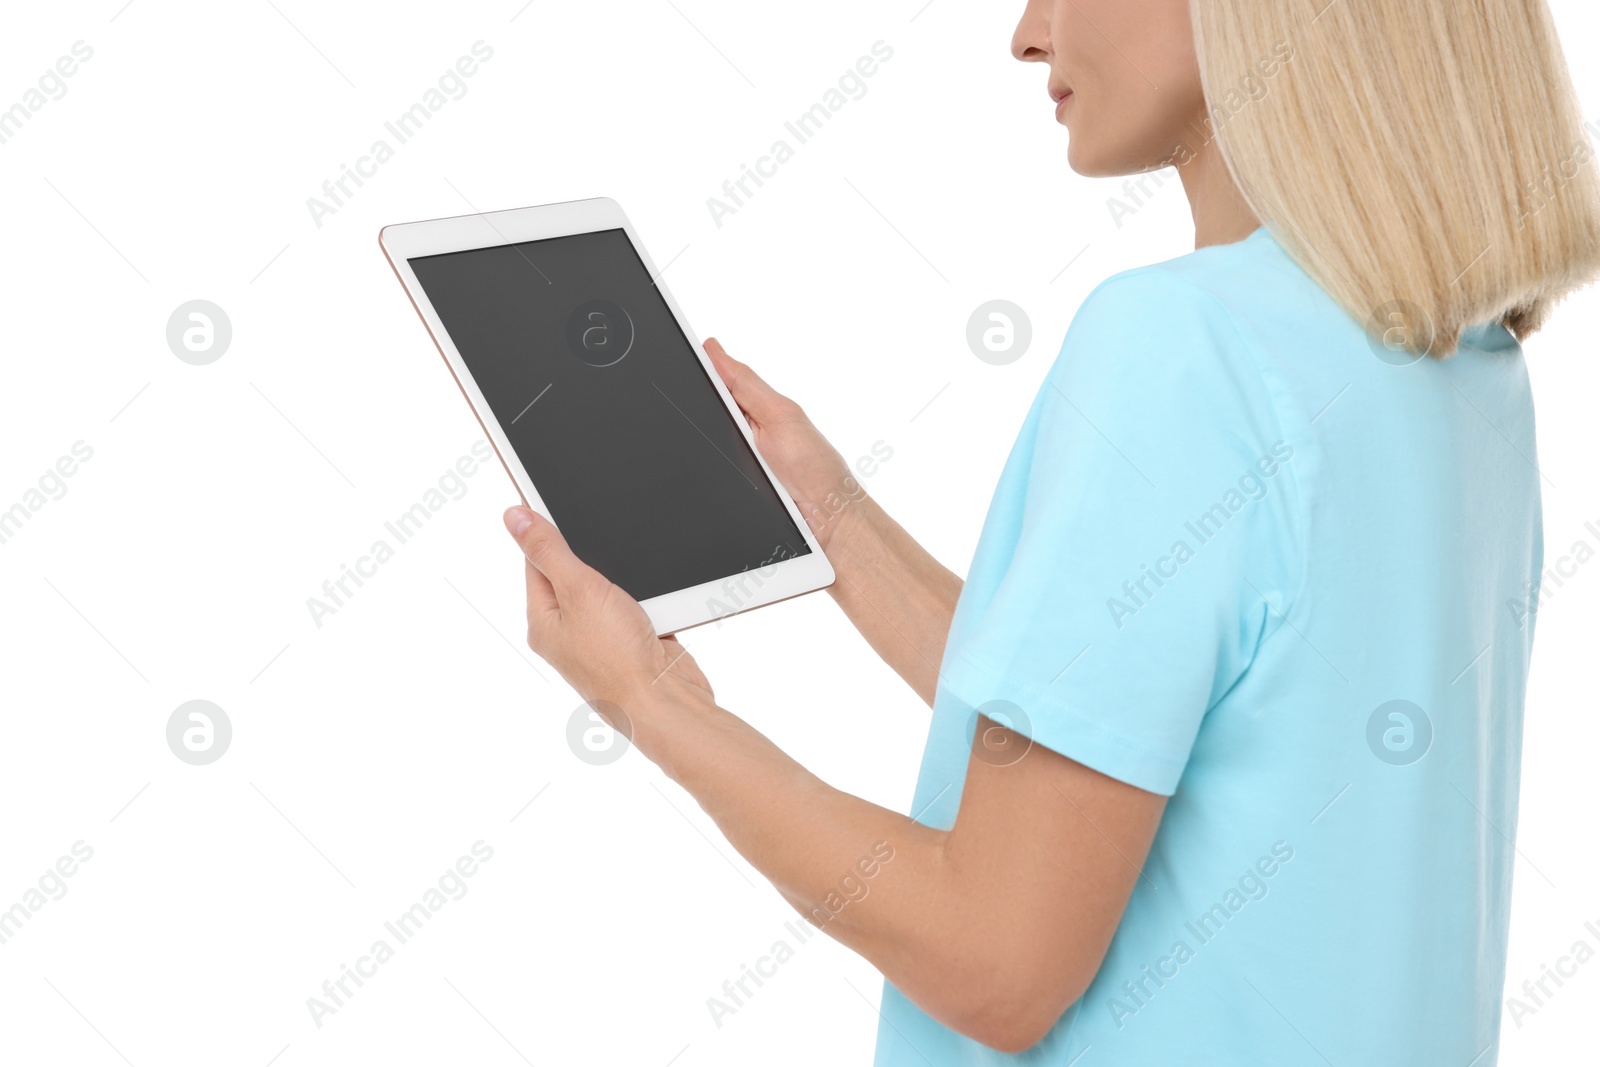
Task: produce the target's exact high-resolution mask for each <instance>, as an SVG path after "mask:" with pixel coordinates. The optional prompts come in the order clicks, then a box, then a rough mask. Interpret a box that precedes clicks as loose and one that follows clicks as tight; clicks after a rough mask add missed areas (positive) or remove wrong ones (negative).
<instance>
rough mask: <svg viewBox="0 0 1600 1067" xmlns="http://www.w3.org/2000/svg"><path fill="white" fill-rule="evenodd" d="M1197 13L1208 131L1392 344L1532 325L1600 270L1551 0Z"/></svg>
mask: <svg viewBox="0 0 1600 1067" xmlns="http://www.w3.org/2000/svg"><path fill="white" fill-rule="evenodd" d="M1190 13H1191V16H1192V19H1193V23H1194V35H1195V46H1196V52H1197V55H1198V58H1199V63H1200V77H1201V83H1202V85H1203V87H1204V89H1205V96H1206V106H1207V108H1208V111H1209V113H1210V119H1209V122H1208V126H1209V127H1211V128H1210V129H1208V130H1207V131H1206V136H1207V139H1208V140H1209V139H1211V138H1215V139H1216V140H1217V142H1218V147H1219V149H1220V151H1221V155H1222V157H1223V159H1224V160H1225V161H1226V162H1227V165H1228V169H1229V171H1230V173H1231V174H1232V175H1233V178H1234V181H1235V182H1236V183H1237V185H1238V187H1239V190H1240V192H1241V193H1242V195H1243V196H1244V198H1245V202H1246V203H1247V204H1248V205H1249V206H1250V208H1251V209H1252V210H1253V211H1254V212H1255V215H1256V217H1257V218H1258V219H1260V220H1261V221H1262V223H1263V224H1265V225H1266V226H1267V227H1268V228H1269V229H1270V230H1271V231H1272V232H1273V234H1274V236H1276V237H1277V238H1278V240H1279V242H1280V243H1281V244H1282V245H1283V246H1284V248H1285V249H1286V250H1287V251H1288V252H1289V254H1290V255H1291V256H1293V257H1294V259H1295V260H1296V261H1297V262H1298V263H1299V264H1300V265H1301V267H1302V268H1304V269H1305V271H1306V272H1307V273H1308V274H1310V275H1311V276H1312V277H1313V278H1315V279H1316V280H1317V281H1318V282H1319V283H1320V284H1321V285H1322V286H1323V288H1324V289H1326V290H1327V291H1328V292H1329V293H1330V294H1331V295H1332V296H1333V298H1334V299H1335V300H1337V301H1338V302H1339V303H1340V304H1341V305H1343V306H1344V307H1345V308H1346V309H1347V310H1348V311H1349V312H1350V314H1351V315H1352V316H1354V317H1355V319H1356V321H1358V322H1363V323H1365V324H1366V325H1367V328H1368V330H1369V331H1371V332H1373V333H1374V334H1378V335H1381V336H1382V337H1383V340H1384V343H1385V344H1387V345H1389V346H1390V347H1393V348H1399V347H1404V348H1405V349H1407V350H1409V351H1411V352H1412V353H1416V354H1421V353H1427V354H1429V355H1432V356H1437V357H1443V356H1447V355H1449V354H1451V353H1453V352H1454V351H1455V350H1456V347H1457V345H1458V343H1459V341H1460V337H1461V333H1462V331H1463V330H1464V329H1466V328H1467V327H1469V326H1473V325H1477V324H1480V323H1487V322H1500V323H1502V324H1504V325H1505V327H1506V328H1507V329H1508V330H1510V331H1511V332H1512V333H1513V334H1515V335H1516V337H1517V338H1518V339H1519V340H1521V339H1525V338H1526V337H1528V336H1529V335H1530V334H1532V333H1533V332H1534V331H1535V330H1537V329H1538V328H1539V327H1540V326H1541V325H1542V324H1543V323H1544V321H1545V317H1546V316H1547V315H1548V314H1549V311H1550V308H1551V307H1552V305H1554V304H1555V303H1556V301H1558V300H1560V299H1561V298H1562V297H1564V296H1566V295H1567V294H1568V293H1570V292H1572V291H1573V290H1575V289H1578V288H1579V287H1581V286H1583V285H1585V284H1586V283H1588V282H1589V281H1590V280H1592V279H1593V278H1594V277H1595V276H1596V275H1597V274H1600V168H1597V164H1596V162H1595V155H1596V153H1595V149H1594V147H1593V146H1591V144H1590V142H1589V139H1588V138H1587V136H1586V131H1585V129H1584V126H1583V123H1582V119H1581V117H1580V114H1581V113H1580V111H1579V107H1578V104H1577V99H1576V94H1575V93H1574V92H1573V88H1572V82H1571V78H1570V76H1569V75H1568V72H1567V65H1566V60H1565V59H1564V57H1563V56H1562V52H1561V46H1560V44H1559V42H1558V41H1557V39H1556V33H1555V27H1554V24H1553V22H1552V20H1551V17H1550V11H1549V9H1548V7H1547V6H1546V4H1545V0H1465V2H1461V3H1436V2H1430V0H1191V4H1190ZM1595 132H1596V133H1597V134H1600V130H1596V131H1595Z"/></svg>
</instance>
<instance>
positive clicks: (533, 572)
mask: <svg viewBox="0 0 1600 1067" xmlns="http://www.w3.org/2000/svg"><path fill="white" fill-rule="evenodd" d="M522 570H523V572H524V577H525V578H526V579H527V585H528V624H529V625H530V626H531V625H533V624H534V623H535V622H537V621H538V620H539V619H541V618H543V617H544V616H546V615H549V614H551V613H553V612H559V611H560V610H561V605H560V604H559V603H558V602H557V600H556V590H555V587H554V586H552V585H551V584H550V579H548V578H546V577H545V576H544V575H542V574H540V573H539V568H537V567H535V566H534V565H533V564H532V563H530V562H529V561H527V560H523V566H522Z"/></svg>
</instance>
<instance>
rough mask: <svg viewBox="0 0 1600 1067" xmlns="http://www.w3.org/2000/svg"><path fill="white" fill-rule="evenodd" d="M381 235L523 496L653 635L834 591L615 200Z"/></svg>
mask: <svg viewBox="0 0 1600 1067" xmlns="http://www.w3.org/2000/svg"><path fill="white" fill-rule="evenodd" d="M378 240H379V244H380V245H381V246H382V248H383V251H384V254H385V255H386V256H387V257H388V259H389V263H390V265H392V266H393V267H394V271H395V273H396V274H397V275H398V276H399V278H400V282H401V284H402V285H404V286H405V289H406V292H407V294H409V295H410V297H411V302H412V304H413V305H414V306H415V307H416V309H417V313H418V314H419V315H421V316H422V321H423V323H424V325H426V326H427V328H428V332H429V333H430V334H431V335H432V336H433V341H434V344H435V345H436V346H437V347H438V349H439V352H440V354H441V355H443V356H444V360H445V363H446V364H447V365H448V366H449V368H450V371H451V373H452V374H454V376H455V379H456V383H457V384H458V385H459V386H460V387H461V391H462V393H463V394H465V396H466V398H467V402H468V403H469V404H471V405H472V409H473V411H474V412H475V413H476V414H477V417H478V421H479V422H480V423H481V424H482V426H483V429H484V432H485V433H486V434H487V435H488V437H489V440H490V442H491V443H492V444H493V445H494V448H495V451H496V452H497V453H498V454H499V456H500V461H501V462H502V463H503V464H504V465H505V468H506V472H507V473H508V474H509V475H510V476H511V480H512V481H513V482H514V483H515V484H516V486H517V489H518V491H519V492H520V493H521V494H522V498H523V502H524V503H526V504H527V505H528V506H529V507H531V508H533V509H534V510H536V511H538V512H539V513H540V514H541V515H544V516H545V517H546V518H548V519H549V520H550V521H551V522H553V523H554V524H555V525H556V527H557V528H558V529H560V531H561V533H562V535H563V536H565V537H566V539H567V543H568V544H569V545H570V546H571V547H572V550H573V552H574V553H576V554H577V556H578V557H579V558H580V559H582V560H583V561H584V562H586V563H588V564H589V565H590V566H592V567H594V568H595V569H596V570H597V571H599V572H600V573H601V574H603V575H605V576H606V577H607V578H609V579H610V580H611V581H613V582H615V583H616V584H617V585H618V586H620V587H621V588H622V589H624V590H626V591H627V593H628V594H629V595H630V596H632V597H633V598H634V599H636V600H638V601H639V602H640V603H641V604H642V605H643V606H644V609H645V611H646V613H648V614H649V616H650V620H651V622H653V623H654V624H655V627H656V632H657V633H658V634H668V633H672V632H674V631H677V630H682V629H686V628H687V627H690V626H697V625H700V624H702V623H706V622H712V621H715V620H720V619H721V618H723V617H725V616H727V615H732V614H735V613H737V612H741V611H746V610H748V609H750V608H754V607H760V606H761V605H763V604H770V603H773V602H774V601H778V600H784V599H787V598H788V597H792V596H797V595H799V594H801V593H806V592H810V591H812V590H814V589H821V588H823V587H825V586H828V585H831V584H832V582H833V568H832V567H831V566H830V565H829V564H828V560H827V558H826V557H825V556H824V555H823V554H822V549H821V547H820V546H819V545H818V544H817V542H816V539H815V538H814V537H813V535H812V533H811V530H810V529H809V528H808V527H807V526H806V523H805V521H804V520H803V519H802V518H801V515H800V512H799V509H797V508H796V507H795V504H794V501H793V500H792V499H790V497H789V494H788V493H787V492H785V491H784V489H783V487H782V486H781V485H779V484H778V482H777V479H775V478H774V477H773V476H772V472H771V471H770V470H769V469H768V468H767V465H766V462H765V461H764V460H763V459H762V458H761V456H760V454H759V453H757V451H756V449H755V445H754V443H753V440H752V438H751V435H750V427H749V425H748V424H747V423H746V422H745V420H744V416H743V415H742V414H741V413H740V411H739V408H738V406H737V405H736V404H735V403H734V401H733V398H732V397H731V396H729V394H728V391H727V388H726V387H725V386H724V385H723V384H722V381H721V379H719V378H718V377H717V375H716V372H715V371H714V370H713V369H712V366H711V364H710V362H709V360H708V358H707V356H706V355H705V352H704V351H703V349H702V348H701V345H700V341H699V338H697V337H696V336H695V335H694V333H693V331H691V330H690V329H689V324H688V322H687V321H686V320H685V319H684V317H683V313H682V311H680V310H679V308H678V305H677V303H676V302H675V301H674V300H673V299H672V295H671V294H670V293H668V292H667V288H666V286H665V285H663V284H662V283H661V279H660V275H659V272H658V271H657V270H656V269H655V267H654V265H653V264H652V263H651V260H650V258H649V256H648V254H647V253H646V252H645V250H644V246H643V245H642V244H641V243H640V242H639V239H638V236H637V235H636V234H635V233H634V230H633V227H632V225H630V224H629V222H628V219H627V217H626V216H625V215H624V214H623V212H622V208H621V207H619V206H618V205H617V203H616V202H615V201H613V200H609V199H605V198H600V199H595V200H578V201H573V202H570V203H565V204H549V205H545V206H542V207H527V208H517V209H514V210H510V211H492V212H488V213H485V214H479V215H462V216H458V217H456V218H447V219H434V220H431V221H427V222H411V223H404V224H401V225H396V226H386V227H384V228H383V229H382V230H381V231H380V232H379V235H378Z"/></svg>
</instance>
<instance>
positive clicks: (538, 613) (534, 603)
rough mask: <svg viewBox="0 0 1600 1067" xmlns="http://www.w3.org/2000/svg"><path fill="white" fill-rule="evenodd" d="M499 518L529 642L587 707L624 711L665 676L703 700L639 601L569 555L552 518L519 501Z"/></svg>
mask: <svg viewBox="0 0 1600 1067" xmlns="http://www.w3.org/2000/svg"><path fill="white" fill-rule="evenodd" d="M505 523H506V529H507V530H509V531H510V533H511V536H512V537H514V538H516V541H517V544H518V546H519V547H521V549H522V554H523V556H524V557H525V558H526V560H527V565H526V571H527V581H528V647H529V648H531V649H532V650H533V651H534V652H535V653H536V654H537V655H538V656H539V658H541V659H543V660H544V661H545V662H546V663H548V664H550V666H552V667H554V668H555V669H556V670H557V671H559V672H560V673H561V677H563V678H565V679H566V680H567V684H569V685H571V686H572V687H573V688H574V689H576V690H577V691H578V695H579V696H581V697H583V699H584V700H585V701H587V702H588V703H589V705H590V706H591V707H594V708H595V710H597V711H599V712H601V714H602V715H604V714H606V712H607V710H608V709H606V708H604V707H600V706H598V705H597V702H601V703H610V704H611V705H612V706H614V707H620V708H622V709H624V711H625V712H626V713H627V714H629V715H630V716H631V715H633V714H634V713H635V709H636V708H638V707H639V705H640V704H641V703H643V702H644V700H645V699H646V697H647V695H648V694H649V692H650V691H651V689H652V687H655V686H657V684H658V683H663V682H665V681H666V679H667V678H671V679H672V680H673V681H675V682H687V683H688V684H689V685H691V686H692V687H694V688H695V689H698V690H701V691H702V692H703V693H704V694H705V696H706V698H707V699H710V697H711V683H710V682H709V681H707V680H706V676H705V674H704V673H703V672H702V671H701V670H700V667H699V665H697V664H696V663H695V661H694V659H693V657H691V656H690V655H689V653H688V652H687V651H686V650H685V649H684V647H683V646H682V645H680V644H679V643H678V639H677V638H676V637H657V636H656V630H655V626H654V625H652V624H651V622H650V617H649V616H648V615H646V614H645V611H644V609H643V608H642V607H640V606H639V602H638V601H637V600H634V599H633V598H632V597H630V596H629V595H628V594H627V593H625V592H623V590H622V589H620V588H618V587H617V586H616V585H614V584H612V583H611V582H610V581H608V580H607V579H606V578H605V576H604V575H602V574H601V573H600V572H599V571H597V570H595V569H594V568H593V567H590V566H589V565H588V564H587V563H584V562H583V561H582V560H580V559H579V558H578V557H577V556H576V555H574V554H573V552H572V549H571V548H569V547H567V541H566V538H564V537H562V536H561V532H560V531H559V530H557V529H556V528H555V526H554V524H552V523H551V522H550V521H549V520H548V519H546V518H544V517H543V516H541V515H538V514H536V513H535V512H533V511H530V510H529V509H528V508H525V507H522V506H518V507H514V508H510V509H509V510H507V511H506V514H505ZM612 725H614V726H619V724H616V723H613V724H612ZM619 728H621V727H620V726H619Z"/></svg>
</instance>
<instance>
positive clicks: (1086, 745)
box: [940, 268, 1301, 795]
mask: <svg viewBox="0 0 1600 1067" xmlns="http://www.w3.org/2000/svg"><path fill="white" fill-rule="evenodd" d="M1294 456H1295V449H1294V445H1293V442H1292V441H1290V440H1289V439H1287V435H1286V433H1285V431H1284V429H1283V427H1282V424H1281V420H1280V419H1279V416H1278V405H1277V404H1276V403H1275V402H1274V397H1273V393H1272V390H1271V388H1270V387H1269V384H1268V382H1267V381H1266V379H1265V378H1264V376H1263V371H1262V367H1261V366H1260V364H1259V362H1258V361H1257V360H1256V359H1255V358H1254V354H1253V353H1252V352H1251V351H1250V350H1249V348H1248V346H1247V345H1246V343H1245V341H1244V340H1243V338H1242V337H1241V335H1240V332H1239V330H1238V329H1237V327H1236V326H1235V325H1234V323H1233V320H1232V318H1231V316H1230V315H1229V313H1228V311H1227V309H1226V308H1225V307H1224V306H1223V304H1222V303H1221V302H1220V301H1219V300H1218V299H1217V298H1216V297H1215V296H1214V295H1212V294H1211V293H1209V292H1207V291H1206V290H1204V289H1203V288H1201V287H1200V286H1199V285H1198V284H1196V283H1195V282H1193V281H1190V280H1189V279H1187V278H1185V277H1182V276H1179V275H1176V274H1172V273H1169V272H1167V271H1164V270H1162V269H1160V268H1146V269H1143V270H1140V271H1135V272H1130V273H1128V274H1123V275H1118V276H1117V277H1115V278H1112V279H1111V280H1109V281H1107V282H1106V283H1104V284H1103V285H1102V286H1100V288H1098V289H1097V290H1095V291H1094V292H1093V293H1092V294H1090V296H1089V298H1088V299H1087V300H1086V301H1085V302H1084V304H1083V306H1082V307H1081V308H1080V309H1079V312H1078V314H1077V316H1076V317H1075V318H1074V320H1073V322H1072V325H1071V327H1070V329H1069V331H1068V334H1067V337H1066V341H1065V343H1064V344H1063V346H1062V350H1061V353H1060V355H1059V357H1058V358H1057V360H1056V362H1055V364H1054V365H1053V366H1052V368H1051V370H1050V372H1049V374H1048V375H1047V377H1046V380H1045V382H1044V385H1043V386H1042V387H1041V389H1040V392H1039V395H1038V397H1037V399H1036V400H1035V401H1034V405H1033V407H1032V409H1031V410H1030V412H1029V414H1028V419H1027V422H1026V423H1025V424H1024V427H1023V430H1022V433H1021V435H1020V436H1019V438H1018V441H1017V444H1016V446H1015V447H1014V449H1013V451H1012V453H1011V457H1010V459H1009V460H1008V462H1007V465H1006V470H1005V473H1004V474H1003V475H1002V478H1001V482H1000V486H999V488H998V490H997V492H996V495H995V499H994V502H993V504H992V505H991V509H990V513H989V516H988V519H987V520H986V522H985V526H984V531H983V534H982V537H981V539H980V542H979V547H978V552H977V555H976V556H975V558H974V562H973V567H972V572H971V574H970V576H969V578H968V583H967V587H966V589H965V590H964V591H963V593H962V601H963V602H962V603H961V604H960V605H959V606H958V611H957V616H956V620H955V622H954V623H953V625H952V629H951V634H950V639H949V643H948V647H947V649H946V654H945V660H944V663H943V665H942V667H941V681H940V684H941V685H942V686H943V687H944V688H946V689H947V690H949V691H950V693H951V695H952V696H954V697H956V698H957V699H958V700H959V701H960V702H961V703H962V704H964V705H965V706H967V707H969V708H974V709H979V710H984V711H985V713H986V714H989V712H988V710H986V706H988V707H991V708H1000V709H1003V711H1004V714H999V715H993V714H992V715H991V717H993V718H996V719H997V721H1002V722H1003V724H1004V725H1008V726H1012V727H1013V728H1015V729H1017V730H1018V731H1019V732H1021V733H1024V734H1027V735H1028V736H1030V737H1031V738H1032V739H1033V740H1034V741H1035V742H1036V743H1038V744H1041V745H1044V746H1045V747H1047V748H1050V749H1053V750H1055V751H1057V752H1060V753H1061V754H1063V755H1065V756H1067V757H1069V758H1071V759H1074V760H1076V761H1078V762H1080V763H1083V764H1085V765H1087V766H1089V767H1092V768H1094V769H1095V770H1098V771H1100V772H1102V773H1104V774H1107V775H1110V776H1111V777H1114V778H1117V779H1120V780H1122V781H1125V782H1128V783H1130V784H1132V785H1134V786H1137V787H1139V788H1141V789H1145V790H1148V791H1150V792H1153V793H1160V794H1165V795H1170V794H1171V793H1173V792H1174V791H1175V790H1176V788H1177V784H1178V781H1179V779H1180V777H1181V776H1182V774H1183V770H1184V767H1185V766H1186V764H1187V762H1188V758H1189V753H1190V751H1191V749H1192V748H1193V746H1194V743H1195V738H1196V735H1197V732H1198V731H1199V729H1200V728H1201V724H1202V720H1203V718H1204V716H1205V714H1206V712H1207V711H1208V710H1209V709H1210V708H1211V707H1212V706H1213V704H1215V703H1216V702H1217V701H1218V700H1219V699H1220V698H1221V697H1222V696H1223V695H1224V694H1225V693H1226V692H1227V691H1228V690H1229V689H1230V688H1231V687H1232V686H1233V684H1234V683H1235V682H1236V681H1237V680H1238V679H1239V677H1240V676H1241V675H1242V674H1243V672H1244V671H1245V669H1246V668H1247V667H1248V666H1249V664H1250V661H1251V658H1252V656H1253V655H1254V652H1255V649H1256V648H1257V647H1258V645H1259V643H1260V642H1261V641H1262V640H1263V639H1264V637H1265V636H1266V635H1267V634H1268V633H1269V632H1270V631H1271V630H1272V629H1273V628H1274V627H1275V626H1276V625H1277V623H1278V621H1279V620H1281V618H1282V614H1281V613H1282V612H1283V611H1285V610H1287V604H1288V602H1289V600H1290V599H1291V597H1292V595H1293V593H1294V591H1295V588H1296V582H1297V578H1298V576H1299V574H1300V572H1301V567H1300V566H1299V563H1298V562H1297V561H1298V547H1297V546H1298V544H1299V541H1300V538H1299V536H1298V533H1297V531H1298V530H1299V528H1300V523H1299V521H1298V519H1297V516H1298V515H1299V513H1300V510H1299V508H1300V504H1299V499H1300V494H1299V490H1298V488H1297V482H1296V480H1295V476H1294V475H1295V470H1294ZM994 701H1004V702H1005V704H992V703H991V702H994ZM1008 705H1009V707H1008ZM1008 718H1010V719H1014V720H1015V721H1004V720H1006V719H1008Z"/></svg>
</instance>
